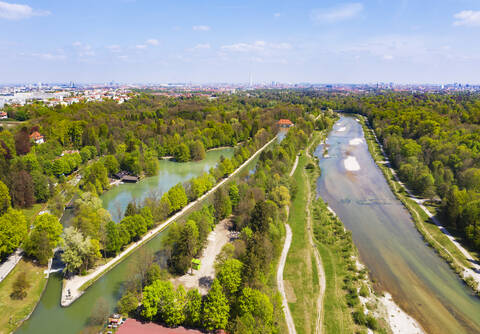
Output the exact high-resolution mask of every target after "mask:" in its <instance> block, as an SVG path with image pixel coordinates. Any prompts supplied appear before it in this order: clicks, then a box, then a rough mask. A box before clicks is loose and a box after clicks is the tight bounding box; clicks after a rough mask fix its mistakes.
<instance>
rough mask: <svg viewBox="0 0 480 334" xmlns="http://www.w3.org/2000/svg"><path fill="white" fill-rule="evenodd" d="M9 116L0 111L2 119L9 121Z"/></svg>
mask: <svg viewBox="0 0 480 334" xmlns="http://www.w3.org/2000/svg"><path fill="white" fill-rule="evenodd" d="M7 118H8V114H7V113H6V112H5V111H0V119H7Z"/></svg>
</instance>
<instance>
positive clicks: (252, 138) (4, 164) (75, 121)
mask: <svg viewBox="0 0 480 334" xmlns="http://www.w3.org/2000/svg"><path fill="white" fill-rule="evenodd" d="M5 110H6V111H7V113H8V115H9V117H10V118H13V119H17V120H22V122H20V123H13V124H12V123H4V124H5V125H4V126H2V127H1V128H0V130H1V131H0V215H1V216H0V257H1V258H5V257H6V256H8V255H9V254H11V253H12V252H13V251H14V250H15V249H16V248H17V247H19V246H20V245H22V244H23V243H24V242H25V245H24V246H26V247H24V248H25V249H26V250H27V253H28V254H29V255H31V256H33V257H36V258H38V259H41V263H46V262H47V261H48V258H49V257H51V248H52V247H51V246H53V245H56V244H57V243H58V241H59V237H58V236H57V234H58V233H56V232H55V233H47V232H48V231H51V230H57V229H58V219H56V220H55V219H47V220H46V222H49V225H48V226H46V227H43V228H40V226H41V224H40V223H39V224H38V228H37V227H36V226H37V224H36V223H34V222H33V221H28V220H29V219H27V216H28V215H27V211H28V209H29V208H31V207H32V205H40V206H41V207H42V208H45V209H47V210H48V212H49V213H50V214H52V217H51V218H54V216H56V217H57V218H60V217H61V216H62V214H63V211H64V208H65V205H66V204H67V203H68V202H70V201H71V204H70V205H72V204H73V206H74V210H75V211H74V213H75V218H74V223H73V226H74V227H73V228H70V229H68V230H66V231H65V234H64V238H63V239H64V241H65V242H64V248H65V253H64V255H63V256H64V261H65V262H66V263H67V272H69V273H78V272H85V271H86V270H88V269H89V268H92V267H93V266H94V265H95V263H96V261H97V260H98V259H99V258H100V257H109V256H113V255H114V254H116V253H118V252H119V251H120V250H121V249H122V248H123V247H124V246H125V245H126V244H128V243H129V242H131V241H135V240H138V239H139V238H140V237H141V236H142V235H144V234H145V232H146V231H147V230H148V229H149V228H151V227H153V226H154V225H155V224H157V223H158V222H160V221H161V220H163V219H165V218H166V217H167V216H168V215H170V214H172V213H174V212H176V211H178V210H180V209H181V208H183V207H184V206H185V205H186V204H187V203H188V202H190V201H192V200H194V199H195V198H198V197H199V196H200V195H201V194H203V193H205V192H206V191H208V190H209V189H210V188H211V187H212V186H213V185H214V184H215V183H216V182H217V181H218V180H219V179H221V178H223V177H225V176H227V175H229V174H230V173H231V172H232V171H233V170H234V169H235V168H237V167H238V166H239V165H240V164H241V163H242V162H243V161H245V160H246V159H247V158H248V157H249V156H250V155H251V154H252V153H253V152H254V151H255V150H256V149H258V148H259V147H260V145H263V144H264V143H265V142H266V141H267V140H268V139H270V138H271V137H272V136H273V135H274V133H275V132H276V121H277V120H278V119H279V118H290V119H292V120H293V121H296V119H297V118H298V117H299V115H301V113H302V112H303V108H302V107H301V106H295V105H292V104H289V103H280V102H275V103H272V101H267V100H265V99H262V98H259V97H239V96H231V97H228V96H224V97H219V98H217V99H214V100H209V99H206V98H195V97H193V98H168V97H161V96H155V95H147V94H140V95H138V96H137V97H134V98H132V99H130V100H129V101H128V102H125V103H123V104H117V103H115V102H112V101H104V102H100V103H78V104H73V105H69V106H56V107H51V108H50V107H46V106H44V105H42V104H40V103H38V104H37V103H34V104H30V105H26V106H16V107H11V106H6V107H5ZM38 135H40V136H41V137H42V141H36V139H37V138H38ZM239 143H240V144H241V145H238V146H237V149H236V152H235V155H234V157H233V158H232V159H222V161H221V163H220V164H219V165H218V166H217V167H216V168H214V169H212V170H211V171H210V173H206V174H204V175H202V176H201V177H199V178H196V179H194V180H191V182H189V183H187V184H184V185H182V184H179V185H177V186H176V187H174V188H172V189H171V190H170V191H169V192H168V193H166V194H163V196H162V197H161V198H149V199H147V201H146V203H143V204H142V207H143V208H142V209H138V210H130V213H132V212H134V213H133V214H130V213H129V214H127V215H126V217H125V219H124V220H122V222H120V224H115V223H114V222H112V219H111V216H110V214H109V213H108V212H107V211H106V210H105V209H103V208H102V203H101V201H100V199H99V198H98V195H100V194H101V193H103V192H104V191H106V190H108V189H109V187H110V183H111V178H112V177H113V176H114V174H115V173H117V172H119V171H125V172H126V173H129V174H131V175H136V176H143V175H145V176H150V175H154V174H156V173H157V172H158V159H159V158H161V157H165V156H167V157H172V159H175V160H176V161H178V162H184V161H189V160H201V159H203V158H204V157H205V151H206V150H208V149H210V148H215V147H220V146H235V145H237V144H239ZM130 209H131V208H130ZM37 211H39V210H37ZM43 224H44V223H43ZM35 229H36V232H35V233H31V232H32V231H33V230H35ZM42 229H43V230H44V231H43V232H41V230H42ZM40 232H41V233H40ZM60 233H61V229H60ZM30 239H31V240H30ZM33 240H35V242H33ZM39 241H41V242H39ZM28 245H30V246H31V247H27V246H28ZM40 254H42V255H40Z"/></svg>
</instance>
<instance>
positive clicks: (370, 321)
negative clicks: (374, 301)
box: [367, 315, 378, 331]
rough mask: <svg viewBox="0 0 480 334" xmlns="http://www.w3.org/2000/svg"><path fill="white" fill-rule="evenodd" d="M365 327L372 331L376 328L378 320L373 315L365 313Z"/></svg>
mask: <svg viewBox="0 0 480 334" xmlns="http://www.w3.org/2000/svg"><path fill="white" fill-rule="evenodd" d="M367 327H368V328H370V329H371V330H374V331H375V330H377V329H378V321H377V319H375V317H374V316H372V315H367Z"/></svg>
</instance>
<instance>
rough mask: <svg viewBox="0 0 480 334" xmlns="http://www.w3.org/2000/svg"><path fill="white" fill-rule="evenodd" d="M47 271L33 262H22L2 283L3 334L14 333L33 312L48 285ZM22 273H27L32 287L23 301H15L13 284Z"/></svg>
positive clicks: (1, 327) (0, 322)
mask: <svg viewBox="0 0 480 334" xmlns="http://www.w3.org/2000/svg"><path fill="white" fill-rule="evenodd" d="M46 269H47V267H40V266H36V265H34V264H33V263H32V262H31V261H26V260H20V262H19V263H18V264H17V266H16V267H15V269H13V270H12V272H10V274H9V275H8V276H7V277H6V278H5V279H4V280H3V281H2V282H1V283H0V310H1V314H2V316H0V333H1V334H4V333H5V334H6V333H11V332H13V331H14V330H15V329H16V328H17V327H18V326H19V325H20V324H21V322H22V320H23V319H24V318H25V317H26V316H28V315H29V314H30V313H31V312H32V311H33V309H34V308H35V305H36V304H37V302H38V301H39V300H40V296H41V294H42V291H43V289H44V287H45V284H46V283H47V279H46V278H45V274H44V273H43V271H44V270H46ZM21 272H25V273H26V277H27V281H28V282H29V283H30V287H29V288H28V289H27V296H26V297H25V298H24V299H23V300H14V299H12V298H10V293H11V292H12V286H13V283H14V282H15V280H16V278H17V276H18V275H19V274H20V273H21Z"/></svg>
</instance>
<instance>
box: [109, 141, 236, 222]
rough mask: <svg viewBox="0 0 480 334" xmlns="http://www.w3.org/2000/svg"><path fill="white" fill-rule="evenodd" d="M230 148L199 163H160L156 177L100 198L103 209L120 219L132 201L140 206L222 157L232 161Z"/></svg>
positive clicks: (129, 185)
mask: <svg viewBox="0 0 480 334" xmlns="http://www.w3.org/2000/svg"><path fill="white" fill-rule="evenodd" d="M233 151H234V149H233V148H232V147H227V148H221V149H215V150H210V151H208V152H207V154H206V156H205V159H203V160H202V161H192V162H184V163H178V162H174V161H170V160H160V161H159V169H158V174H157V175H155V176H152V177H147V178H145V179H143V180H141V181H140V182H137V183H123V184H120V185H118V186H116V187H113V188H112V189H110V190H109V191H107V192H106V193H104V194H103V195H102V196H100V198H101V199H102V201H103V207H104V208H105V209H107V210H108V211H109V212H110V214H111V215H112V218H113V220H115V221H117V222H118V221H120V220H121V219H122V218H123V214H124V213H125V209H126V208H127V205H128V203H130V202H131V201H133V200H135V201H137V202H138V203H141V202H142V201H143V200H144V199H145V198H146V197H148V196H152V195H156V196H158V198H160V196H161V195H162V194H163V193H165V192H167V191H168V190H169V189H170V188H171V187H173V186H174V185H176V184H177V183H179V182H185V181H187V180H190V179H191V178H193V177H196V176H198V175H201V174H202V173H204V172H208V171H209V170H210V168H212V167H214V166H215V165H216V164H217V162H218V161H219V160H220V157H221V156H224V157H225V158H231V157H232V156H233Z"/></svg>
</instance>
